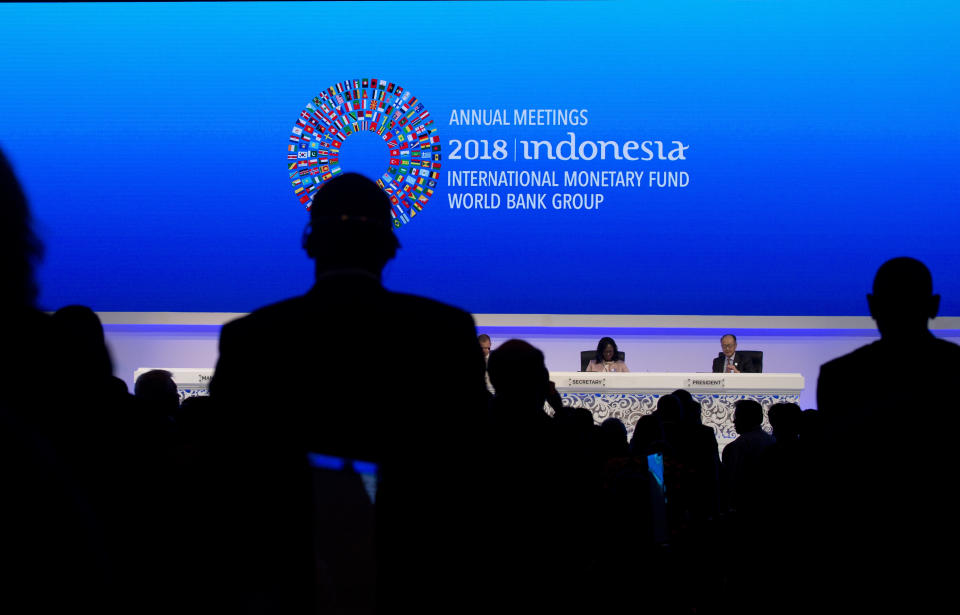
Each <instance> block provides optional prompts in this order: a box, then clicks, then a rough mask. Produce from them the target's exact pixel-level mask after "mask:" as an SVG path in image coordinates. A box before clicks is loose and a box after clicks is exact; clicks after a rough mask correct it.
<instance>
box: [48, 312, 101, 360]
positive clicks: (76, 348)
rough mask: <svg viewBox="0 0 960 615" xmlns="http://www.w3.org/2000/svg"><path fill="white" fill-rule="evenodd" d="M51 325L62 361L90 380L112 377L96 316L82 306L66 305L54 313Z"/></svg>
mask: <svg viewBox="0 0 960 615" xmlns="http://www.w3.org/2000/svg"><path fill="white" fill-rule="evenodd" d="M53 325H54V330H55V331H56V334H57V337H58V338H59V341H60V346H61V347H62V348H63V352H64V360H65V361H67V362H68V363H70V364H73V365H74V366H76V367H77V368H78V369H80V370H82V371H83V373H85V374H88V375H90V376H100V377H109V376H112V375H113V363H112V362H111V361H110V353H109V351H108V350H107V343H106V341H105V340H104V338H103V325H102V324H101V323H100V318H99V317H98V316H97V314H96V312H94V311H93V310H91V309H90V308H88V307H86V306H83V305H68V306H66V307H62V308H60V309H59V310H57V311H56V312H54V313H53Z"/></svg>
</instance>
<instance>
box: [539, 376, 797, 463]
mask: <svg viewBox="0 0 960 615" xmlns="http://www.w3.org/2000/svg"><path fill="white" fill-rule="evenodd" d="M550 379H551V380H552V381H553V382H554V383H556V385H557V391H558V392H559V393H560V395H561V396H562V397H563V401H564V404H565V405H567V406H574V407H579V408H586V409H587V410H590V412H592V413H593V419H594V421H596V422H597V423H600V422H602V421H603V420H604V419H607V418H610V417H615V418H618V419H620V420H621V421H623V424H624V425H626V426H627V433H628V434H632V433H633V428H634V426H635V425H636V424H637V419H639V418H640V417H641V416H643V415H645V414H650V413H651V412H653V411H654V410H655V409H656V408H657V400H658V399H659V398H660V396H661V395H664V394H666V393H672V392H673V391H676V390H677V389H686V390H687V391H689V392H690V393H691V394H692V395H693V398H694V399H695V400H696V401H698V402H700V405H701V406H702V408H703V424H704V425H709V426H710V427H713V430H714V432H715V433H716V434H717V442H718V444H719V445H720V448H723V446H724V445H726V444H728V443H729V442H732V441H733V440H734V439H735V438H736V437H737V433H736V432H735V431H734V429H733V404H734V402H736V401H737V400H739V399H755V400H756V401H758V402H760V405H762V406H763V409H764V410H769V409H770V406H772V405H773V404H776V403H779V402H793V403H797V400H799V398H800V393H801V392H802V391H803V387H804V384H805V383H804V379H803V376H802V375H801V374H703V373H677V372H636V373H601V372H552V373H551V374H550ZM764 422H765V423H766V419H764Z"/></svg>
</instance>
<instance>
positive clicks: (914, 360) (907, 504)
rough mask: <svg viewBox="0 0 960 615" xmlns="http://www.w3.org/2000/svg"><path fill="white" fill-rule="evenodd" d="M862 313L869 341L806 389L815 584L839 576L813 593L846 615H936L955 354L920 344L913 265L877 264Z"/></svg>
mask: <svg viewBox="0 0 960 615" xmlns="http://www.w3.org/2000/svg"><path fill="white" fill-rule="evenodd" d="M867 305H868V307H869V310H870V315H871V316H872V317H873V319H874V320H875V321H876V323H877V329H878V330H879V332H880V339H879V340H878V341H875V342H873V343H871V344H867V345H866V346H863V347H861V348H858V349H857V350H854V351H853V352H851V353H849V354H847V355H844V356H842V357H839V358H837V359H834V360H832V361H829V362H827V363H825V364H824V365H822V366H821V368H820V377H819V380H818V382H817V401H818V405H819V410H820V414H822V423H823V426H822V429H823V432H824V439H825V440H826V445H825V446H824V448H823V451H822V453H821V455H820V459H821V461H822V466H823V467H821V468H819V469H818V470H817V471H818V472H819V475H820V476H822V477H823V480H822V481H821V484H822V485H823V489H822V493H820V494H815V496H816V497H820V498H821V499H824V500H826V501H827V504H828V505H829V506H830V507H831V510H833V511H834V512H833V514H832V515H831V516H830V519H831V522H830V523H829V524H828V525H827V526H826V527H824V528H823V529H822V534H823V536H824V543H826V544H828V545H829V546H830V548H831V551H832V553H831V557H830V558H829V563H830V566H831V570H829V571H827V572H828V574H827V577H826V578H837V575H839V574H841V573H842V574H843V575H844V580H843V582H842V583H837V584H836V586H834V587H830V588H829V589H825V592H824V593H830V592H832V593H835V594H837V595H838V596H839V597H840V598H841V599H842V600H843V601H844V602H848V603H853V602H856V603H857V605H858V608H864V606H868V607H873V606H876V607H880V606H883V607H884V608H889V607H890V606H904V605H909V607H910V608H911V609H913V610H923V608H924V607H923V606H921V605H926V606H928V607H929V608H936V603H937V600H940V599H943V598H945V595H944V594H945V590H946V589H947V588H949V587H950V580H949V579H948V575H947V573H946V572H945V571H946V570H947V569H948V568H947V567H944V566H942V565H941V563H940V562H939V561H938V557H939V556H938V555H937V554H938V553H942V554H946V553H949V554H950V555H953V553H955V551H956V548H957V546H958V540H957V529H956V520H955V518H954V514H953V512H952V511H953V508H954V505H953V493H952V492H953V489H952V488H951V487H950V486H951V485H952V484H953V483H954V482H955V481H956V476H957V471H958V469H960V468H958V463H957V458H956V455H955V453H954V450H955V448H956V443H957V438H958V437H960V429H958V427H960V422H958V418H960V407H958V406H960V404H958V402H957V397H956V392H955V390H954V389H955V387H956V385H955V383H956V381H957V374H958V373H960V346H957V345H956V344H953V343H950V342H948V341H946V340H942V339H938V338H936V337H934V336H933V334H931V333H930V331H929V329H928V323H929V321H930V319H932V318H935V317H936V316H937V314H938V312H939V306H940V296H939V295H937V294H934V292H933V277H932V275H931V274H930V270H929V269H928V268H927V267H926V266H925V265H924V264H923V263H922V262H920V261H918V260H916V259H914V258H909V257H899V258H894V259H891V260H889V261H887V262H885V263H883V265H881V266H880V268H879V269H878V270H877V273H876V276H875V278H874V281H873V292H872V293H870V294H868V295H867ZM833 573H835V574H833ZM877 587H884V588H885V590H886V591H885V592H884V593H882V594H878V593H875V589H876V588H877ZM951 598H952V596H951Z"/></svg>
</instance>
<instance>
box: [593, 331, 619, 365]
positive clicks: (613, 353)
mask: <svg viewBox="0 0 960 615" xmlns="http://www.w3.org/2000/svg"><path fill="white" fill-rule="evenodd" d="M618 356H620V351H619V350H618V349H617V343H616V342H615V341H613V338H612V337H601V338H600V342H599V343H597V355H596V357H594V361H596V362H597V363H603V362H604V361H616V360H617V357H618Z"/></svg>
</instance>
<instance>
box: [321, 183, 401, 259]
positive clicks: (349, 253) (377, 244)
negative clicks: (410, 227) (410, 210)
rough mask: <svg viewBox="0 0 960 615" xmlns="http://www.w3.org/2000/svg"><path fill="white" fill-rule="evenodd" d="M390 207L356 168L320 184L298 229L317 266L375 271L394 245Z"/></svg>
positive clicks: (377, 188) (380, 190)
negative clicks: (306, 218)
mask: <svg viewBox="0 0 960 615" xmlns="http://www.w3.org/2000/svg"><path fill="white" fill-rule="evenodd" d="M390 211H391V207H390V200H389V199H388V198H387V195H386V193H385V192H384V191H383V190H382V189H381V188H380V187H379V186H378V185H377V184H376V183H374V182H372V181H370V180H369V179H367V178H366V177H364V176H362V175H359V174H357V173H345V174H343V175H338V176H337V177H335V178H333V179H331V180H330V181H328V182H327V183H325V184H324V185H323V186H321V187H320V189H319V190H318V191H317V193H316V195H314V197H313V204H312V205H311V207H310V223H309V224H308V225H307V228H306V230H304V233H303V247H304V249H305V250H306V251H307V254H308V255H309V256H310V258H312V259H314V261H316V269H317V271H318V272H323V271H331V270H337V269H362V270H365V271H368V272H370V273H373V274H375V275H378V276H379V275H380V272H381V271H382V270H383V268H384V266H385V265H386V264H387V262H388V261H389V260H390V259H392V258H393V257H394V256H395V255H396V253H397V248H398V247H399V245H400V244H399V242H398V241H397V238H396V236H395V235H394V234H393V219H392V216H391V215H390Z"/></svg>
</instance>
